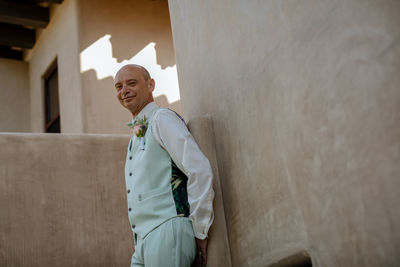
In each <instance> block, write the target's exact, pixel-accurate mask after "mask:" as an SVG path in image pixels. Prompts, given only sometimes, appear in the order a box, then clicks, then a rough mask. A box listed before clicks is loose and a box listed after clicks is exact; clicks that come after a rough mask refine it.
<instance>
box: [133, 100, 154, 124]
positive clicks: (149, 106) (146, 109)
mask: <svg viewBox="0 0 400 267" xmlns="http://www.w3.org/2000/svg"><path fill="white" fill-rule="evenodd" d="M157 107H158V106H157V104H156V103H155V102H154V101H153V102H150V103H148V104H147V105H146V106H145V107H144V108H143V109H142V110H141V111H140V112H139V114H138V115H137V116H136V117H134V118H133V119H132V122H134V121H135V120H136V118H140V119H143V117H144V116H146V117H147V118H148V117H149V115H150V113H151V112H152V111H153V109H155V108H157Z"/></svg>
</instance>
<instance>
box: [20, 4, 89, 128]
mask: <svg viewBox="0 0 400 267" xmlns="http://www.w3.org/2000/svg"><path fill="white" fill-rule="evenodd" d="M76 2H77V1H76V0H65V1H63V3H62V4H61V5H51V9H50V18H51V19H50V23H49V25H47V27H46V29H44V30H41V31H38V33H37V41H36V44H35V46H34V47H33V49H32V50H31V51H30V52H29V53H27V56H26V58H25V60H26V61H29V79H30V82H29V85H30V96H31V97H30V98H31V100H30V101H31V105H30V107H31V110H30V115H31V131H32V132H44V118H45V115H44V82H43V75H45V73H46V72H47V70H48V68H49V67H50V66H51V65H52V63H53V62H54V61H55V60H56V59H57V64H58V86H59V89H58V90H59V98H60V102H59V103H60V122H61V132H64V133H82V132H83V130H84V124H83V123H84V122H83V109H82V105H83V104H82V93H81V92H82V89H81V77H80V72H79V49H78V48H79V47H78V44H79V42H78V17H77V3H76Z"/></svg>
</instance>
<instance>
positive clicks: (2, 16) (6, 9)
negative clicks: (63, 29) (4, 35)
mask: <svg viewBox="0 0 400 267" xmlns="http://www.w3.org/2000/svg"><path fill="white" fill-rule="evenodd" d="M0 22H5V23H11V24H17V25H22V26H30V27H34V28H45V27H46V26H47V24H49V8H47V7H41V6H38V5H34V4H29V3H26V4H22V3H15V2H8V1H4V0H0Z"/></svg>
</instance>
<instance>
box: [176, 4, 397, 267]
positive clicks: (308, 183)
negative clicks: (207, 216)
mask: <svg viewBox="0 0 400 267" xmlns="http://www.w3.org/2000/svg"><path fill="white" fill-rule="evenodd" d="M169 7H170V15H171V24H172V30H173V36H174V45H175V53H176V58H177V64H178V74H179V78H180V80H179V82H180V88H181V98H182V108H183V112H184V115H185V116H186V117H187V118H188V119H191V118H193V117H196V116H198V115H201V114H210V115H211V116H212V117H213V120H214V128H215V135H216V146H217V157H218V167H219V171H220V177H221V183H222V189H223V190H222V191H223V197H224V204H225V211H226V218H227V226H228V234H229V241H230V245H231V255H232V263H233V266H238V267H244V266H268V264H270V263H272V262H275V261H278V260H280V259H282V258H285V257H286V256H289V255H292V254H294V253H296V252H297V251H301V250H306V251H308V253H309V254H310V255H311V257H312V261H313V264H314V266H323V267H330V266H332V267H334V266H346V267H349V266H354V267H356V266H398V262H399V261H400V256H399V253H398V249H397V248H398V247H400V209H398V203H399V202H400V179H399V176H400V165H399V162H400V154H399V151H400V127H399V121H400V87H399V85H400V76H399V75H398V74H399V73H400V46H399V43H400V17H399V15H398V14H400V3H399V2H398V1H389V0H388V1H378V2H377V1H374V0H368V1H367V0H366V1H356V0H340V1H329V0H326V1H314V0H304V1H302V2H301V4H300V3H296V2H295V1H257V2H254V1H245V0H234V1H226V0H222V1H211V0H207V1H177V0H170V1H169Z"/></svg>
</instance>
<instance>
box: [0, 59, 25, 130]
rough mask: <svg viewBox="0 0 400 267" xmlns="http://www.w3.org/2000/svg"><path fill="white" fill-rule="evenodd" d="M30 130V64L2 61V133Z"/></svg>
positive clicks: (0, 107)
mask: <svg viewBox="0 0 400 267" xmlns="http://www.w3.org/2000/svg"><path fill="white" fill-rule="evenodd" d="M29 130H30V115H29V79H28V63H27V62H21V61H17V60H11V59H3V58H1V59H0V132H27V131H29Z"/></svg>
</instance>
